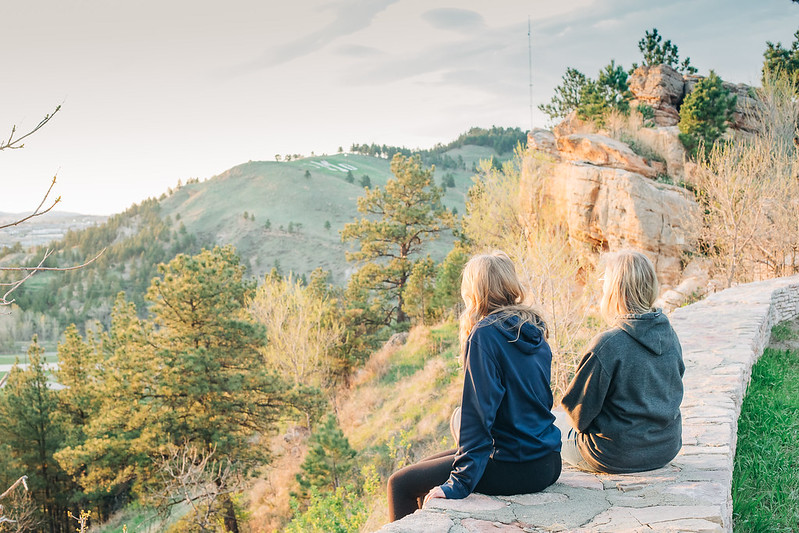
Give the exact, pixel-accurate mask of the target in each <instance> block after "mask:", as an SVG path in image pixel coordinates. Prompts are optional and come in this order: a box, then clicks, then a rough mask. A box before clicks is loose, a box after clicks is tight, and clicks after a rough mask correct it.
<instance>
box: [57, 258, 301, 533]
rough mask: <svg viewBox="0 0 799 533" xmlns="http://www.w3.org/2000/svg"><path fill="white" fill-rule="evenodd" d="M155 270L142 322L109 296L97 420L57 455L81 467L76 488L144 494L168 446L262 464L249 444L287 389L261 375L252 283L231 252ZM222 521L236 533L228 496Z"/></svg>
mask: <svg viewBox="0 0 799 533" xmlns="http://www.w3.org/2000/svg"><path fill="white" fill-rule="evenodd" d="M158 270H159V273H160V277H159V278H156V279H154V280H153V282H152V284H151V285H150V288H149V290H148V292H147V299H148V300H149V301H150V302H151V312H152V314H153V318H152V320H151V321H142V320H140V319H138V317H137V316H136V310H135V307H134V306H133V305H131V304H128V303H126V302H125V301H124V298H120V299H118V300H117V304H116V306H115V309H114V315H113V322H112V328H111V331H110V333H109V335H108V336H107V337H106V338H104V343H103V344H104V346H103V349H104V351H106V352H107V353H108V358H107V359H106V361H105V363H104V365H105V366H106V367H107V368H106V372H104V376H105V380H104V383H103V391H102V392H103V398H104V403H103V406H102V408H101V412H102V416H101V417H98V419H96V420H95V421H94V422H93V423H92V424H90V427H89V429H88V430H87V432H88V435H87V436H88V438H87V441H86V443H85V444H83V445H82V446H76V447H74V448H68V449H66V450H64V451H63V452H62V456H61V459H63V461H64V462H65V463H67V464H70V465H72V468H73V472H75V473H80V472H81V470H82V469H85V470H86V474H85V475H83V476H82V482H83V483H84V485H87V484H95V485H98V486H99V485H102V486H104V487H106V488H108V489H112V488H116V489H117V490H118V489H119V488H120V487H123V486H126V485H128V484H134V489H135V490H136V491H137V492H138V493H139V494H140V495H141V496H146V494H147V491H146V490H145V487H146V486H147V485H151V484H155V485H156V486H157V485H158V483H159V481H158V478H157V477H156V476H155V475H154V471H153V468H154V466H153V460H154V459H156V458H158V457H160V454H161V453H162V452H163V450H164V449H165V446H167V445H172V446H175V445H177V446H180V445H192V446H195V447H197V448H199V449H214V450H215V456H216V457H217V458H218V460H229V461H230V462H231V464H232V465H235V466H234V467H235V468H236V469H237V470H238V471H240V472H242V473H245V472H246V471H247V470H248V469H249V468H250V467H253V466H256V465H258V464H260V463H262V462H263V461H264V460H265V457H264V451H263V449H262V448H260V447H257V446H253V445H252V442H251V439H252V438H253V437H254V436H255V435H256V434H258V433H259V432H265V431H268V430H270V429H271V428H272V427H273V424H274V423H275V421H276V420H277V419H278V417H279V416H280V415H281V414H282V413H283V412H284V409H285V402H284V400H285V398H284V397H285V394H286V387H285V386H284V384H283V382H282V381H281V380H280V379H278V378H277V377H276V376H275V375H274V374H272V373H269V372H267V371H266V370H265V369H264V365H263V360H262V358H261V355H260V353H259V349H260V348H262V347H263V343H264V335H263V332H262V329H261V328H260V327H259V326H257V325H256V324H254V323H253V322H252V321H251V319H250V317H249V314H248V312H247V305H248V302H249V298H250V296H251V292H252V290H253V288H254V284H253V283H252V282H248V281H245V280H244V277H243V276H244V266H243V265H241V264H240V262H239V260H238V257H236V255H235V253H234V251H233V248H232V247H230V246H226V247H223V248H219V247H217V248H214V250H211V251H209V250H203V251H202V252H200V253H199V254H198V255H196V256H187V255H183V254H181V255H178V256H177V257H175V259H173V260H172V261H171V262H170V263H169V264H168V265H163V264H162V265H160V266H159V268H158ZM121 465H124V466H121ZM220 488H222V487H220ZM221 519H223V520H224V525H225V527H226V528H227V530H228V531H238V524H237V520H236V517H235V513H234V511H233V503H232V501H231V500H230V498H229V495H227V494H226V495H224V496H222V517H221Z"/></svg>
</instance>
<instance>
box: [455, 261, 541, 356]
mask: <svg viewBox="0 0 799 533" xmlns="http://www.w3.org/2000/svg"><path fill="white" fill-rule="evenodd" d="M461 297H462V298H463V302H464V304H465V305H466V307H465V309H464V310H463V313H461V317H460V331H459V334H460V353H461V361H463V360H464V358H465V357H466V344H467V342H468V340H469V335H471V333H472V330H474V326H475V325H476V324H477V323H478V322H479V321H480V320H482V319H483V318H485V317H487V316H489V315H496V319H497V320H500V319H503V318H507V317H510V316H515V317H518V318H519V324H518V328H519V332H521V328H522V325H523V324H525V323H530V324H532V325H534V326H536V327H537V328H538V329H540V330H541V332H542V334H543V335H544V336H546V334H547V329H546V324H545V323H544V320H543V319H542V318H541V315H540V314H539V313H538V312H537V311H536V310H535V309H533V308H532V307H530V306H529V305H527V304H525V303H524V301H525V292H524V288H523V287H522V284H521V282H520V281H519V277H518V276H517V275H516V268H515V267H514V266H513V261H511V260H510V257H508V255H507V254H506V253H505V252H500V251H495V252H493V253H490V254H482V255H476V256H474V257H472V258H471V259H470V260H469V262H467V263H466V266H464V267H463V279H462V281H461Z"/></svg>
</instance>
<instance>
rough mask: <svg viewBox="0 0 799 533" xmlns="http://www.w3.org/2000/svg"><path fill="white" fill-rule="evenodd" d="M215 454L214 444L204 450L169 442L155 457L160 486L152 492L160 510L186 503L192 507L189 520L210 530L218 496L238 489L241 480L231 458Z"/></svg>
mask: <svg viewBox="0 0 799 533" xmlns="http://www.w3.org/2000/svg"><path fill="white" fill-rule="evenodd" d="M215 454H216V448H215V447H213V448H209V449H206V450H203V449H200V448H198V447H196V446H194V445H191V444H188V443H187V444H183V445H182V446H176V445H171V446H170V448H169V450H168V452H167V453H166V454H163V455H162V456H161V457H160V458H157V459H156V460H155V463H156V466H157V467H158V470H159V473H160V477H161V483H160V485H161V488H160V489H159V490H157V491H156V492H155V494H154V496H155V498H156V500H157V501H158V507H159V508H161V510H162V512H164V513H169V509H170V508H171V507H172V506H173V505H175V504H179V503H186V504H188V505H189V506H190V507H191V509H192V514H191V520H192V522H194V523H195V524H196V525H197V526H198V527H199V528H200V529H201V530H202V531H206V530H208V531H210V530H211V525H212V524H213V522H214V519H215V517H216V515H217V514H218V513H219V512H220V509H219V505H220V503H221V498H222V497H224V496H225V495H227V494H230V493H232V492H235V491H236V490H238V488H239V487H240V485H241V483H242V482H243V479H242V477H241V475H240V474H239V473H238V472H237V471H236V470H235V469H234V468H233V465H232V464H231V462H230V460H229V459H226V458H223V459H218V458H217V457H216V456H215Z"/></svg>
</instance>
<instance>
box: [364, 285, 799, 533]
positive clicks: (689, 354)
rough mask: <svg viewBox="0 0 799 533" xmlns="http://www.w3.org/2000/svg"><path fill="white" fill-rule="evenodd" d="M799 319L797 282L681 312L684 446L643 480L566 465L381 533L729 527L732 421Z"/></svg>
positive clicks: (745, 289)
mask: <svg viewBox="0 0 799 533" xmlns="http://www.w3.org/2000/svg"><path fill="white" fill-rule="evenodd" d="M797 315H799V276H794V277H791V278H780V279H776V280H769V281H764V282H757V283H750V284H747V285H742V286H739V287H734V288H732V289H728V290H726V291H722V292H719V293H716V294H714V295H711V296H709V297H708V298H706V299H705V300H702V301H701V302H697V303H695V304H693V305H690V306H688V307H683V308H681V309H677V310H676V311H674V313H672V315H671V321H672V324H673V325H674V329H675V331H676V332H677V335H678V336H679V337H680V342H681V344H682V347H683V356H684V358H685V366H686V370H685V378H684V383H685V398H684V400H683V403H682V415H683V447H682V450H681V451H680V454H679V455H678V456H677V457H676V458H675V459H674V460H673V461H672V462H671V463H670V464H669V465H667V466H665V467H664V468H661V469H659V470H655V471H652V472H644V473H641V474H625V475H610V474H589V473H585V472H580V471H577V470H575V469H573V468H571V467H567V468H564V471H563V474H562V475H561V477H560V479H559V480H558V482H557V483H555V484H554V485H553V486H551V487H549V488H548V489H547V490H545V491H544V492H541V493H538V494H522V495H518V496H509V497H492V496H485V495H482V494H472V495H470V496H469V497H468V498H466V499H463V500H433V501H432V502H431V504H430V505H429V506H428V507H427V508H425V509H424V510H421V511H417V512H416V513H414V514H413V515H411V516H408V517H406V518H404V519H403V520H400V521H398V522H394V523H392V524H389V525H387V526H385V527H383V528H382V529H381V530H380V531H381V532H382V533H400V532H402V533H406V532H407V533H417V532H418V533H422V532H424V533H468V532H496V533H521V532H539V531H581V532H589V531H590V532H593V531H597V532H600V531H613V532H619V531H653V530H654V531H695V532H705V531H707V532H710V531H732V498H731V495H730V487H731V483H732V468H733V458H734V456H735V445H736V435H737V429H738V415H739V413H740V409H741V403H742V401H743V397H744V394H745V392H746V387H747V385H748V383H749V378H750V376H751V371H752V365H753V364H754V363H755V361H756V360H757V359H758V357H760V355H761V354H762V353H763V349H764V348H765V346H766V344H767V343H768V341H769V336H770V333H771V328H772V326H774V325H775V324H777V323H779V322H782V321H785V320H789V319H792V318H794V317H796V316H797Z"/></svg>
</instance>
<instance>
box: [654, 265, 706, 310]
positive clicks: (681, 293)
mask: <svg viewBox="0 0 799 533" xmlns="http://www.w3.org/2000/svg"><path fill="white" fill-rule="evenodd" d="M710 267H711V264H710V261H709V260H708V259H705V258H697V259H694V260H693V261H691V262H690V263H688V265H687V266H686V267H685V270H683V273H682V281H680V284H679V285H677V286H676V287H675V288H673V289H667V290H665V291H663V293H662V294H661V295H660V298H658V299H657V300H656V301H655V305H654V307H660V308H661V309H663V310H664V311H665V312H667V313H671V312H672V311H673V310H674V309H677V308H678V307H682V306H683V305H686V304H689V303H691V302H692V301H696V300H698V299H701V298H703V297H704V296H705V295H706V294H707V293H708V285H709V283H710V275H709V271H710Z"/></svg>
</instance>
